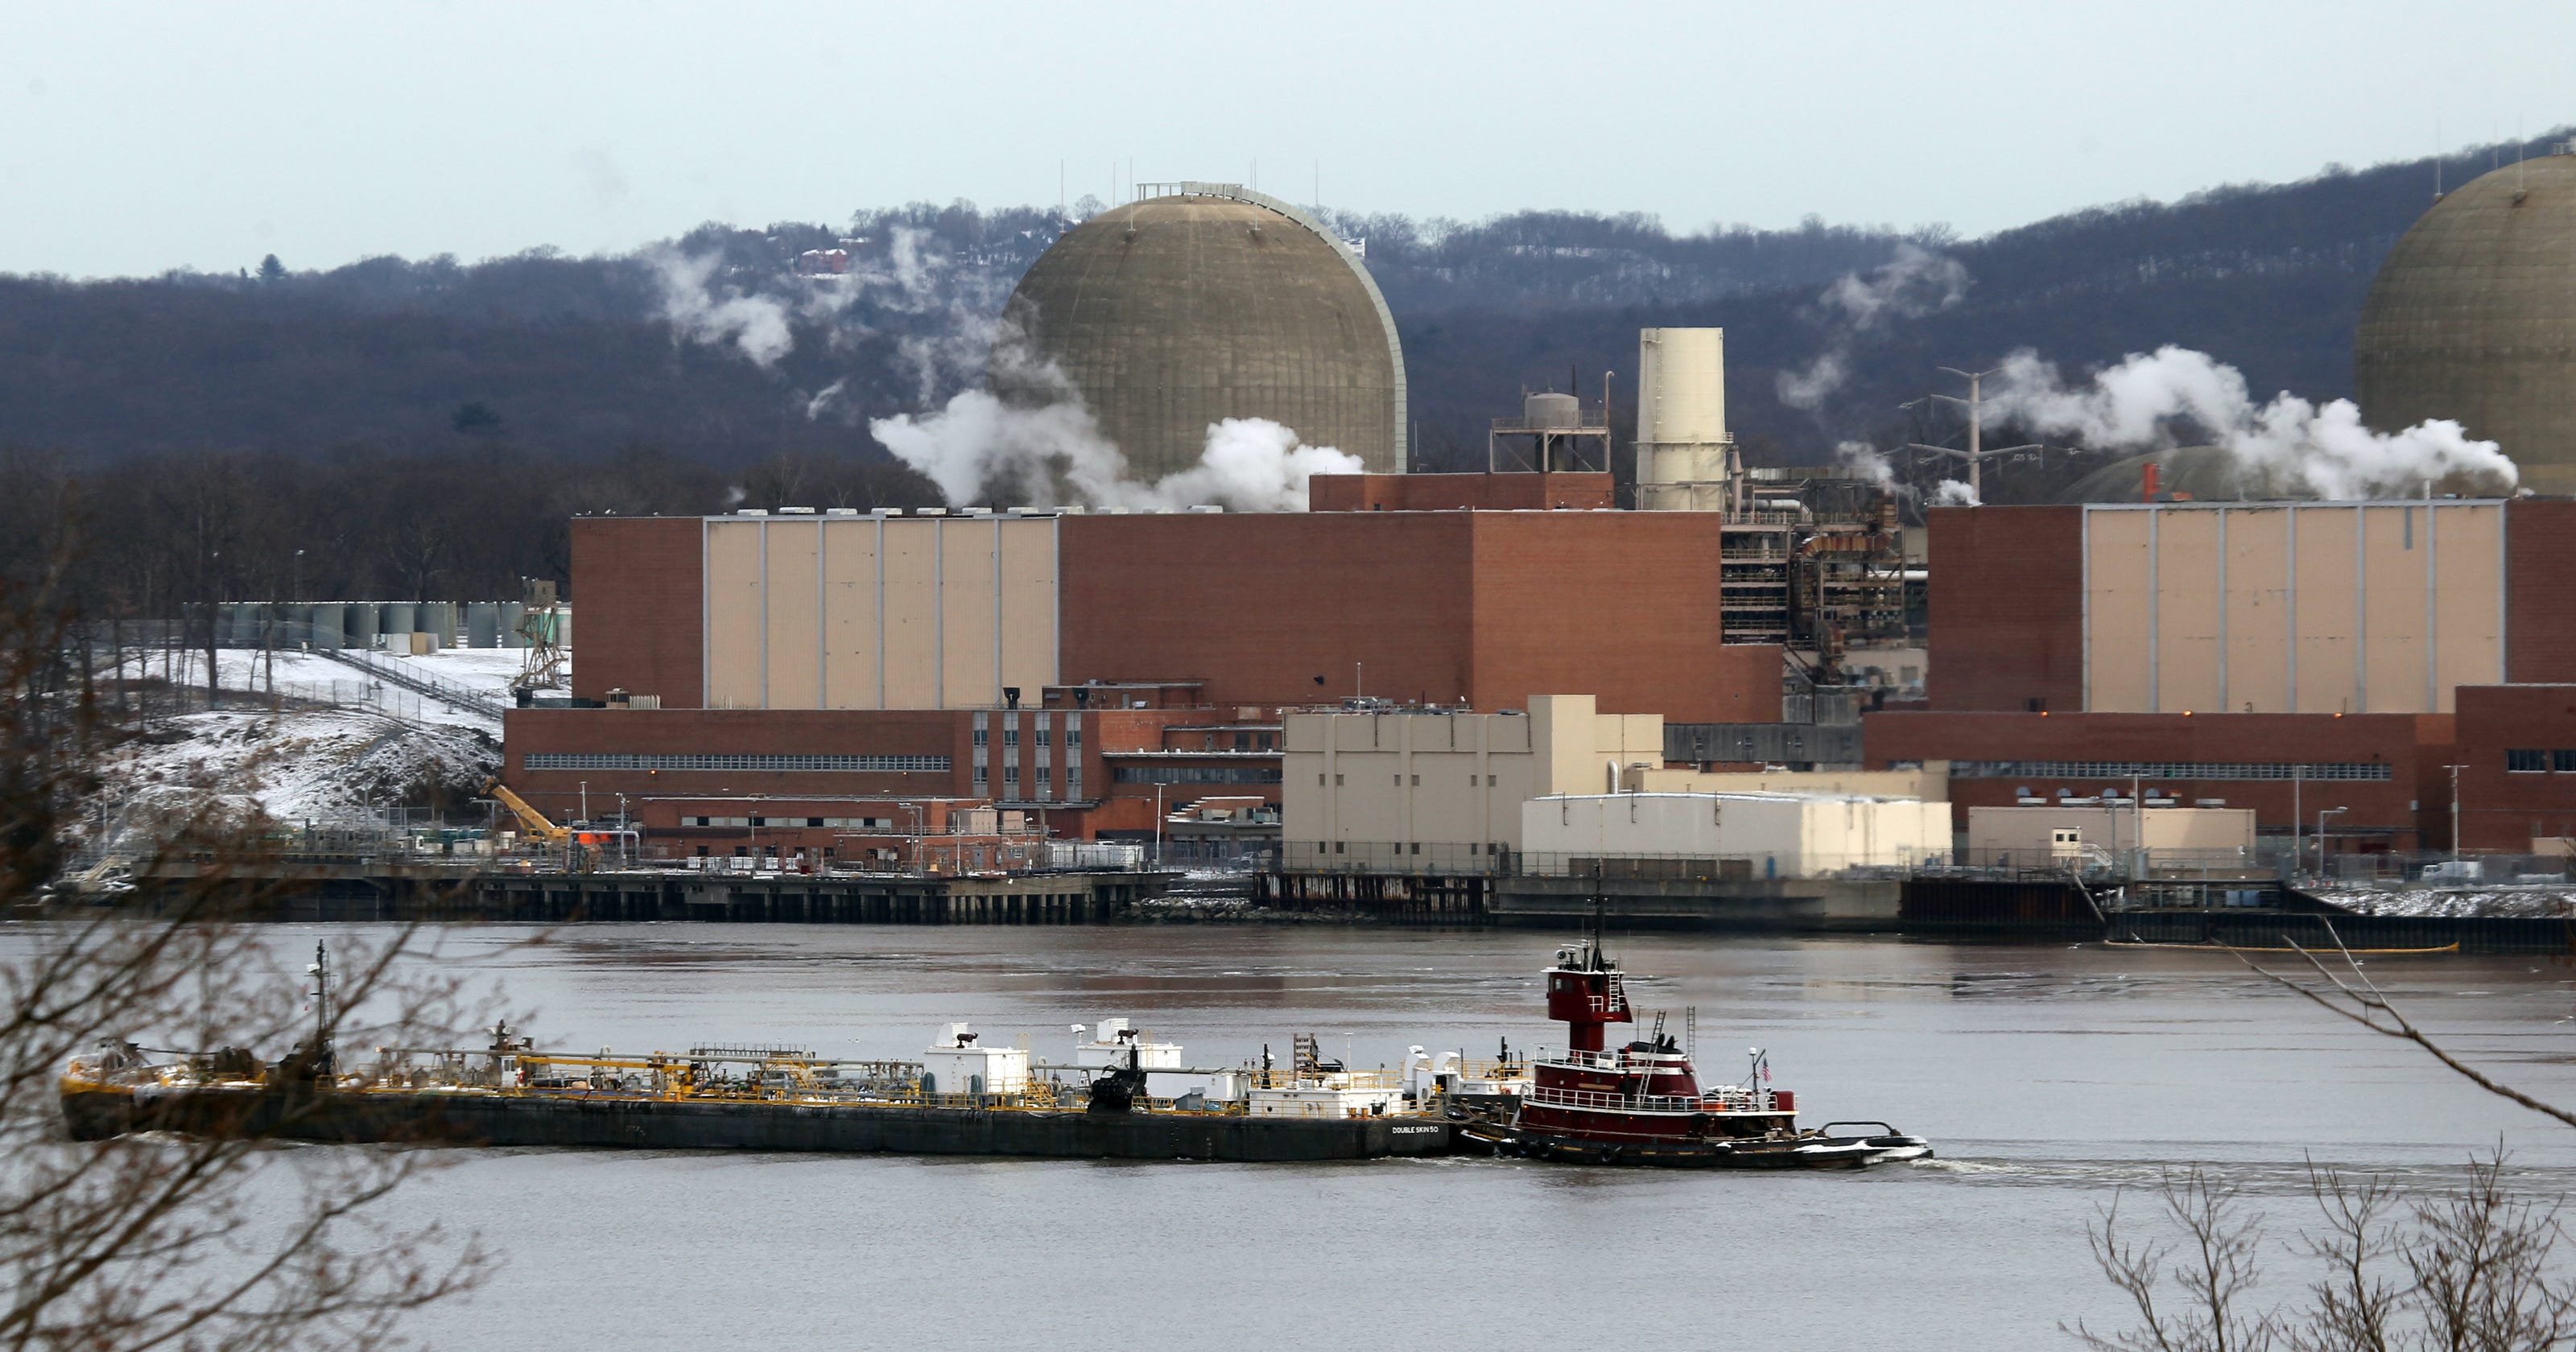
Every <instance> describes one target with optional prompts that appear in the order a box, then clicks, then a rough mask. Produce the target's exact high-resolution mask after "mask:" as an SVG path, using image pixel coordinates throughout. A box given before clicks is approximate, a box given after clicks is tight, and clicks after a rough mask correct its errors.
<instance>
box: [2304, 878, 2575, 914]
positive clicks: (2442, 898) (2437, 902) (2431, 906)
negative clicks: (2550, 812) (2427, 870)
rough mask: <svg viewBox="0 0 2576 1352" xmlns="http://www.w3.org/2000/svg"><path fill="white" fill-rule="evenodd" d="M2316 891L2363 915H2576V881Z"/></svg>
mask: <svg viewBox="0 0 2576 1352" xmlns="http://www.w3.org/2000/svg"><path fill="white" fill-rule="evenodd" d="M2316 895H2317V896H2320V897H2323V898H2324V899H2326V900H2327V901H2331V902H2333V903H2334V904H2336V905H2338V906H2343V907H2348V908H2350V909H2352V910H2355V911H2358V912H2360V913H2361V914H2363V915H2402V916H2428V917H2440V918H2454V917H2463V916H2538V917H2541V918H2544V919H2547V918H2554V917H2558V916H2576V886H2553V885H2548V884H2532V885H2527V886H2516V887H2493V886H2489V887H2456V888H2427V887H2411V888H2379V887H2326V888H2319V889H2317V891H2316Z"/></svg>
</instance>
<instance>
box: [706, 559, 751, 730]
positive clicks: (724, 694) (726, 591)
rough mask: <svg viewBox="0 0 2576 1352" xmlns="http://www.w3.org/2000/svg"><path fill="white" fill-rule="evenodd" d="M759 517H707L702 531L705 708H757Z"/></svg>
mask: <svg viewBox="0 0 2576 1352" xmlns="http://www.w3.org/2000/svg"><path fill="white" fill-rule="evenodd" d="M766 526H767V523H766V522H762V521H710V522H708V523H707V525H706V532H707V550H706V553H707V599H706V607H707V622H706V628H705V631H704V632H705V633H706V636H707V639H706V643H707V707H708V708H710V709H757V708H760V707H761V703H762V699H761V674H760V668H761V658H762V656H763V643H762V637H761V608H762V599H763V598H762V595H761V591H762V588H761V578H760V556H761V542H760V533H761V531H762V530H763V529H765V528H766Z"/></svg>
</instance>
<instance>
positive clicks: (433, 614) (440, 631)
mask: <svg viewBox="0 0 2576 1352" xmlns="http://www.w3.org/2000/svg"><path fill="white" fill-rule="evenodd" d="M420 627H421V630H422V631H423V632H425V633H431V634H436V635H438V646H439V647H441V648H453V647H455V646H456V630H457V624H456V603H455V602H454V601H426V602H423V603H422V604H421V607H420Z"/></svg>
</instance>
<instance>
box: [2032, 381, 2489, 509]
mask: <svg viewBox="0 0 2576 1352" xmlns="http://www.w3.org/2000/svg"><path fill="white" fill-rule="evenodd" d="M1987 388H1988V389H1989V390H1992V391H1994V393H1993V395H1992V396H1990V397H1991V398H1992V400H1993V403H1994V407H1995V408H1996V409H1997V410H1998V411H1999V412H2000V413H2001V415H2002V416H2004V417H2007V418H2011V419H2015V420H2017V421H2019V422H2020V423H2022V424H2023V425H2024V426H2027V427H2029V428H2031V429H2032V430H2033V431H2036V432H2040V433H2042V434H2047V435H2057V436H2069V437H2072V438H2073V439H2074V440H2076V441H2078V442H2080V443H2082V444H2083V445H2086V446H2091V447H2096V448H2100V449H2106V450H2150V449H2157V448H2162V447H2168V446H2174V445H2178V444H2180V436H2179V434H2178V432H2177V429H2178V428H2192V429H2197V431H2198V433H2199V434H2201V435H2205V436H2207V437H2209V438H2211V439H2213V440H2214V441H2215V442H2216V444H2218V445H2220V446H2222V447H2224V448H2225V449H2226V450H2227V451H2228V452H2229V453H2230V454H2231V455H2232V456H2233V457H2234V458H2235V459H2236V461H2237V463H2238V464H2239V465H2240V466H2243V467H2244V468H2246V469H2249V470H2253V471H2257V472H2259V473H2261V474H2263V475H2264V476H2266V477H2267V478H2269V479H2270V480H2271V482H2272V483H2273V484H2274V485H2275V486H2277V487H2280V488H2283V489H2291V490H2296V489H2301V488H2304V489H2306V490H2307V491H2309V492H2312V493H2314V494H2316V495H2317V496H2318V497H2321V498H2328V499H2336V500H2345V501H2350V500H2355V499H2363V498H2370V497H2376V496H2382V495H2386V494H2390V493H2395V494H2399V495H2407V494H2411V493H2413V492H2414V491H2416V490H2417V489H2419V488H2421V487H2422V486H2423V484H2424V483H2425V481H2427V480H2432V481H2435V482H2439V481H2441V480H2445V479H2449V478H2451V477H2452V476H2454V475H2459V476H2464V477H2466V478H2469V479H2473V480H2482V481H2484V486H2485V487H2489V488H2501V489H2502V490H2504V491H2511V489H2512V488H2513V486H2514V485H2515V484H2516V483H2517V482H2519V481H2520V479H2521V474H2520V472H2519V471H2518V470H2517V469H2515V467H2514V463H2513V461H2511V460H2509V459H2507V458H2506V457H2505V455H2504V453H2503V451H2502V450H2500V449H2499V448H2498V447H2497V445H2496V443H2494V442H2492V441H2475V440H2471V439H2470V438H2469V437H2468V435H2467V434H2466V433H2465V432H2463V431H2462V430H2461V427H2460V425H2459V424H2458V423H2456V422H2452V421H2450V420H2448V419H2433V420H2429V421H2426V422H2421V423H2417V424H2416V425H2415V426H2413V427H2409V428H2407V429H2405V430H2404V431H2400V432H2393V433H2391V432H2374V431H2372V430H2371V429H2369V428H2368V427H2365V426H2363V425H2362V421H2361V410H2360V409H2359V408H2357V407H2355V406H2354V404H2353V402H2352V401H2351V400H2349V399H2334V400H2329V401H2327V402H2326V404H2325V405H2324V406H2323V407H2320V406H2318V405H2316V404H2313V403H2310V402H2309V401H2307V400H2305V399H2302V398H2299V397H2298V396H2296V395H2293V394H2290V393H2288V392H2286V391H2285V392H2283V393H2281V394H2277V395H2274V396H2273V398H2272V401H2271V402H2270V403H2268V404H2263V405H2261V406H2259V407H2258V406H2257V405H2256V404H2255V403H2254V401H2253V399H2252V397H2251V396H2250V395H2249V394H2248V393H2247V392H2246V386H2245V376H2244V374H2243V373H2242V372H2240V371H2238V370H2237V369H2236V368H2235V367H2233V366H2229V365H2227V364H2225V363H2224V362H2221V361H2218V360H2217V359H2215V358H2213V357H2211V356H2210V355H2209V354H2207V353H2205V352H2195V351H2192V350H2191V349H2189V348H2183V347H2174V346H2166V347H2161V348H2158V349H2156V350H2155V351H2154V352H2153V353H2131V354H2130V355H2129V357H2128V359H2127V360H2125V361H2123V362H2121V363H2120V364H2119V365H2117V366H2114V367H2111V368H2110V369H2108V370H2104V371H2100V372H2097V373H2095V374H2094V376H2093V378H2092V380H2091V382H2090V383H2089V384H2086V385H2082V386H2078V387H2074V388H2069V387H2067V386H2066V385H2065V384H2063V383H2062V382H2061V381H2060V380H2059V378H2058V374H2057V369H2056V367H2055V366H2053V365H2051V364H2050V363H2048V362H2045V361H2042V360H2040V358H2039V356H2038V354H2036V353H2033V352H2030V351H2027V350H2024V351H2021V352H2016V353H2014V354H2013V355H2012V356H2010V357H2008V358H2006V359H2005V361H2004V366H2003V372H2002V374H2001V376H2000V377H1999V378H1998V379H1997V380H1996V381H1995V382H1994V383H1992V384H1990V385H1989V386H1988V387H1987Z"/></svg>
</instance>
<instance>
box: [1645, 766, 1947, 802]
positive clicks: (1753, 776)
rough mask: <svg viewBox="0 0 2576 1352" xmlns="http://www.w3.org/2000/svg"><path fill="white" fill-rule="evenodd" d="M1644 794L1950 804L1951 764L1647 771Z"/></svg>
mask: <svg viewBox="0 0 2576 1352" xmlns="http://www.w3.org/2000/svg"><path fill="white" fill-rule="evenodd" d="M1631 787H1633V788H1636V789H1639V790H1642V791H1643V792H1646V793H1856V794H1866V795H1868V796H1870V797H1874V798H1920V799H1922V800H1924V801H1925V802H1930V803H1946V802H1948V801H1949V800H1950V763H1949V762H1948V761H1934V762H1932V763H1931V764H1929V765H1926V766H1925V767H1924V768H1922V769H1920V770H1771V771H1758V770H1743V771H1719V772H1717V773H1713V774H1703V773H1701V772H1700V771H1697V770H1648V771H1646V772H1645V773H1644V774H1642V775H1638V776H1636V777H1635V783H1634V784H1633V785H1632V786H1631Z"/></svg>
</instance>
